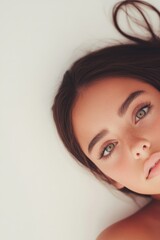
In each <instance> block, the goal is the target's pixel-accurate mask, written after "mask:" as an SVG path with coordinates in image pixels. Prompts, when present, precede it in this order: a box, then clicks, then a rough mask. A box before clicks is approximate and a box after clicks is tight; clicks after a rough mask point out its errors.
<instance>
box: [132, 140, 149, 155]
mask: <svg viewBox="0 0 160 240" xmlns="http://www.w3.org/2000/svg"><path fill="white" fill-rule="evenodd" d="M149 149H150V143H149V141H147V140H137V141H136V142H135V144H134V146H133V147H132V154H133V157H134V158H135V159H139V158H140V159H141V158H142V159H144V158H147V157H148V155H149Z"/></svg>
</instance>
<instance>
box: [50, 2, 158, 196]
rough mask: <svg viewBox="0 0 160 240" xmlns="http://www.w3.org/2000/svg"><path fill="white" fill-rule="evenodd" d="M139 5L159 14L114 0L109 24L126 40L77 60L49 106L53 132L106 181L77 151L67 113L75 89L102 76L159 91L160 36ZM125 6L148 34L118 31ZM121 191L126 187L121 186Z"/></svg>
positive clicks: (75, 140) (97, 169) (81, 152)
mask: <svg viewBox="0 0 160 240" xmlns="http://www.w3.org/2000/svg"><path fill="white" fill-rule="evenodd" d="M141 6H144V7H148V8H149V9H150V10H153V11H154V12H155V13H157V15H158V17H160V12H159V11H158V10H157V9H156V8H155V7H154V6H152V5H150V4H149V3H147V2H144V1H134V0H133V1H132V0H130V1H129V0H128V1H127V0H126V1H121V2H118V3H117V4H116V5H115V6H114V7H113V15H112V16H113V23H114V26H115V28H116V29H117V30H118V31H119V32H120V33H121V34H122V35H123V36H125V37H126V38H127V39H128V40H129V41H128V42H127V43H121V44H118V45H114V46H107V47H105V48H102V49H100V50H97V51H93V52H90V53H89V54H87V55H85V56H83V57H82V58H80V59H78V60H77V61H76V62H75V63H74V64H73V65H72V66H71V67H70V69H69V70H67V71H66V73H65V74H64V77H63V80H62V82H61V85H60V87H59V89H58V92H57V95H56V96H55V99H54V104H53V106H52V111H53V117H54V121H55V124H56V127H57V131H58V133H59V136H60V138H61V140H62V141H63V143H64V145H65V147H66V148H67V149H68V151H69V152H70V153H71V155H72V156H73V157H74V158H75V159H76V160H77V161H78V162H79V163H81V164H82V165H84V166H85V167H87V168H88V169H89V170H90V171H91V172H92V173H93V174H94V175H95V176H96V177H98V178H99V179H102V180H104V181H105V182H108V183H110V184H113V180H112V179H110V178H108V177H107V176H106V175H105V174H104V173H103V172H102V171H101V170H100V169H99V168H98V167H97V166H96V165H95V164H94V163H93V162H92V161H91V160H90V159H89V158H88V157H87V156H86V155H85V154H84V152H83V151H82V150H81V148H80V146H79V143H78V142H77V139H76V138H75V135H74V131H73V127H72V121H71V112H72V107H73V104H74V102H75V100H76V97H77V95H78V92H79V90H80V89H81V88H82V87H85V86H86V85H87V84H89V83H92V82H93V81H95V80H97V79H100V78H102V77H105V78H106V77H109V76H129V77H134V78H137V79H139V80H141V81H143V82H146V83H149V84H151V85H152V86H154V87H155V88H157V89H158V90H160V37H159V36H158V35H157V34H155V32H154V30H153V28H152V26H151V23H149V21H148V20H147V18H146V15H145V12H144V10H143V9H142V8H141ZM129 7H132V8H135V9H136V10H137V11H138V12H139V14H140V16H142V18H143V21H141V22H139V24H138V23H137V24H138V26H141V27H142V29H146V31H147V32H148V33H149V37H145V38H144V39H143V38H139V37H136V36H132V35H129V34H127V33H125V32H124V31H122V29H121V28H120V26H119V24H118V14H119V12H120V10H123V11H124V12H125V14H126V16H127V17H128V18H129V19H132V17H131V16H130V15H129V14H128V11H127V10H128V8H129ZM132 20H133V19H132ZM134 20H135V18H134ZM136 22H137V21H136ZM142 24H144V25H142ZM123 191H125V192H128V191H129V190H128V189H126V188H124V189H123Z"/></svg>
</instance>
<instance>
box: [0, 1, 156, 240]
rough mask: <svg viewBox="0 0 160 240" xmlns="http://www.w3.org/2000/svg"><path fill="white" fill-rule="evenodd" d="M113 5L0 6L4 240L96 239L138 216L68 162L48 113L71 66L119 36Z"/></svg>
mask: <svg viewBox="0 0 160 240" xmlns="http://www.w3.org/2000/svg"><path fill="white" fill-rule="evenodd" d="M116 2H117V0H110V1H108V0H99V1H97V0H0V146H1V148H0V239H3V240H10V239H12V240H22V239H23V240H28V239H30V240H42V239H43V240H53V239H54V240H64V239H66V240H75V239H76V240H82V239H83V240H93V239H95V238H96V236H97V235H98V233H99V232H100V231H102V229H103V228H105V227H106V226H108V225H110V224H111V223H113V222H114V221H116V220H118V219H120V218H123V217H125V216H127V215H129V214H131V213H133V212H134V211H136V210H137V209H138V207H137V206H136V204H135V203H134V202H132V200H129V199H127V198H126V199H122V198H117V197H114V196H113V195H112V193H110V192H109V190H108V189H107V187H106V186H104V185H103V184H102V183H100V182H98V181H97V179H95V178H94V176H92V175H91V174H90V173H89V172H88V171H86V170H85V169H83V168H82V167H80V166H79V165H78V164H77V163H76V162H75V161H74V160H73V159H72V158H71V157H70V156H69V154H68V153H67V151H66V150H65V149H64V147H63V145H62V143H61V141H60V140H59V138H58V135H57V133H56V130H55V126H54V123H53V119H52V113H51V106H52V102H53V97H54V94H55V91H56V89H57V86H58V84H59V82H60V80H61V77H62V75H63V72H64V71H65V70H66V68H67V67H68V66H69V65H70V64H71V63H72V61H73V60H75V59H76V58H77V57H79V56H81V55H83V54H84V53H85V52H86V51H87V50H91V49H93V48H96V47H99V46H102V45H104V43H106V44H108V43H111V42H113V41H112V39H117V38H118V37H119V35H118V34H117V33H116V31H115V30H114V29H113V25H112V22H111V9H112V6H113V4H114V3H116ZM152 3H156V5H157V6H158V4H159V7H160V3H159V1H158V0H157V1H152ZM124 200H125V201H124Z"/></svg>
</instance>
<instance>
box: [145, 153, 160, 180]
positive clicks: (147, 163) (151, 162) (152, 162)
mask: <svg viewBox="0 0 160 240" xmlns="http://www.w3.org/2000/svg"><path fill="white" fill-rule="evenodd" d="M159 160H160V152H156V153H153V154H152V155H151V156H150V158H149V159H147V161H145V164H144V173H145V176H146V179H147V178H148V176H149V173H150V170H151V169H152V168H153V167H154V166H155V164H156V163H157V162H158V161H159Z"/></svg>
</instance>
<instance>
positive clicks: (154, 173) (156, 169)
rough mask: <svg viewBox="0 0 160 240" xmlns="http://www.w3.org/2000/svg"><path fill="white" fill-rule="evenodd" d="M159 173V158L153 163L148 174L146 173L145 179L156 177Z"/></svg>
mask: <svg viewBox="0 0 160 240" xmlns="http://www.w3.org/2000/svg"><path fill="white" fill-rule="evenodd" d="M159 174H160V160H158V162H156V163H155V165H154V167H152V168H151V169H150V170H149V174H148V177H147V179H150V178H153V177H156V176H157V175H159Z"/></svg>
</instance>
